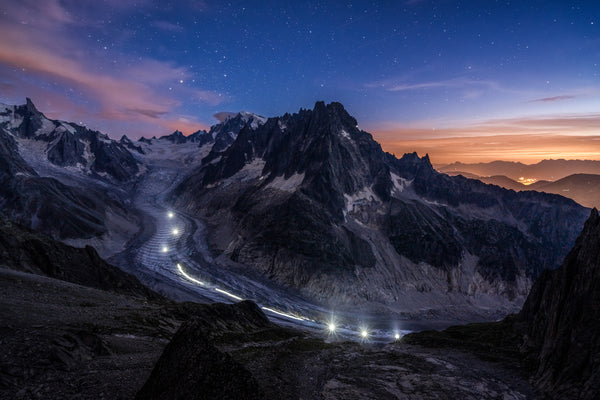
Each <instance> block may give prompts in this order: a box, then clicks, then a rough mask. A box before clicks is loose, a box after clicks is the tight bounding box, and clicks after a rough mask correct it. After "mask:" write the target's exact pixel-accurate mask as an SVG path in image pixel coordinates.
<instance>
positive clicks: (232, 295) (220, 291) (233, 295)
mask: <svg viewBox="0 0 600 400" xmlns="http://www.w3.org/2000/svg"><path fill="white" fill-rule="evenodd" d="M215 290H216V291H217V292H219V293H223V294H224V295H226V296H229V297H231V298H232V299H236V300H238V301H244V299H242V298H241V297H238V296H236V295H235V294H232V293H229V292H228V291H226V290H223V289H219V288H215Z"/></svg>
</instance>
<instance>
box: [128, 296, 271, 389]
mask: <svg viewBox="0 0 600 400" xmlns="http://www.w3.org/2000/svg"><path fill="white" fill-rule="evenodd" d="M210 307H211V308H208V309H207V310H206V313H207V315H200V316H197V317H193V318H192V319H190V320H188V321H187V322H185V323H184V324H183V325H182V326H181V327H180V328H179V330H178V331H177V333H176V334H175V336H174V337H173V339H172V340H171V342H170V343H169V344H168V345H167V347H166V348H165V350H164V352H163V354H162V356H161V357H160V359H159V360H158V362H157V364H156V366H155V367H154V370H153V371H152V374H151V375H150V378H149V379H148V381H147V382H146V384H145V385H144V386H143V387H142V389H141V390H140V391H139V392H138V394H137V396H136V399H140V400H141V399H232V400H233V399H248V400H250V399H261V398H263V396H262V394H261V391H260V388H259V386H258V384H257V382H256V380H255V379H254V378H253V377H252V375H251V374H250V372H248V370H246V369H245V368H244V367H243V366H242V365H241V364H239V363H238V362H236V361H235V360H233V359H232V357H231V356H230V355H229V354H227V353H224V352H221V351H220V350H218V349H217V348H216V347H215V345H214V344H213V343H212V342H211V340H210V339H209V335H210V334H211V332H210V330H209V329H210V328H211V327H216V328H217V329H221V330H226V331H229V330H230V328H228V325H231V324H233V325H236V326H237V325H240V326H244V325H245V324H247V323H249V322H251V321H253V320H255V321H254V323H251V324H254V325H255V326H256V324H258V325H264V324H266V325H269V323H268V321H267V318H266V317H265V315H264V314H262V312H261V311H260V309H258V307H257V306H256V304H254V303H251V302H243V303H240V304H239V305H238V304H235V305H224V304H215V305H214V306H210ZM260 314H262V316H261V315H260ZM207 328H209V329H207Z"/></svg>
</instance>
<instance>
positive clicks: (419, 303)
mask: <svg viewBox="0 0 600 400" xmlns="http://www.w3.org/2000/svg"><path fill="white" fill-rule="evenodd" d="M172 199H173V201H174V202H175V204H176V205H177V206H178V207H181V208H184V209H186V210H188V211H190V212H192V213H196V214H198V215H201V216H204V217H206V218H207V220H208V221H209V223H210V224H211V225H212V234H211V240H212V244H213V246H214V248H215V249H216V252H217V253H221V254H223V255H224V256H226V258H228V259H230V260H232V261H233V262H237V263H242V264H246V265H250V266H252V267H253V268H254V269H256V270H258V271H260V272H261V273H262V274H264V275H265V276H268V277H270V278H271V279H273V280H275V281H277V282H278V283H281V284H284V285H287V286H288V287H292V288H295V289H298V290H301V292H302V293H303V294H304V295H305V296H307V297H310V298H311V299H313V300H316V301H321V302H323V303H325V304H327V305H335V306H340V307H349V306H350V305H355V306H356V305H359V306H360V307H362V308H363V309H365V310H371V311H374V312H376V311H377V310H380V311H383V310H386V311H385V312H390V311H393V312H401V313H408V314H409V315H410V316H413V317H414V316H415V315H417V316H419V317H430V316H433V315H437V316H438V317H439V316H440V315H446V316H453V317H457V318H459V317H465V316H466V315H467V314H469V315H470V316H471V317H472V316H473V314H474V313H475V314H478V315H479V316H480V317H484V318H490V317H492V316H496V315H501V314H504V313H506V312H507V311H508V310H515V309H516V307H518V306H519V305H520V302H521V301H523V300H524V297H525V295H526V294H527V291H528V289H529V285H530V284H531V282H532V280H533V279H535V277H537V275H538V274H539V273H540V272H541V270H543V269H544V268H555V267H556V266H557V265H558V264H559V262H560V260H561V259H562V257H564V255H565V254H566V253H567V251H568V249H569V247H570V246H571V244H572V243H573V241H574V239H575V237H576V235H577V231H578V227H579V226H581V224H582V223H583V221H584V220H585V217H586V214H587V211H585V209H583V208H582V207H580V206H578V205H577V204H575V203H574V202H572V201H570V200H567V199H564V198H562V197H559V196H555V195H547V194H539V193H534V192H523V193H514V192H510V191H506V190H504V189H501V188H498V187H493V186H489V185H485V184H483V183H481V182H477V181H474V180H469V179H466V178H463V177H449V176H447V175H445V174H440V173H438V172H436V171H435V170H434V169H433V168H432V166H431V164H430V162H429V159H428V158H427V157H424V158H419V157H418V156H417V155H416V154H407V155H405V156H404V157H402V158H401V159H397V158H395V157H394V156H392V155H390V154H387V153H384V152H383V151H382V150H381V147H380V146H379V144H378V143H376V142H375V141H374V140H373V138H372V136H371V135H370V134H368V133H367V132H364V131H361V130H359V129H358V127H357V123H356V120H355V119H354V118H352V117H351V116H350V115H349V114H348V113H347V112H346V111H345V110H344V108H343V106H342V105H341V104H339V103H331V104H329V105H325V104H324V103H322V102H318V103H317V104H316V105H315V108H314V109H313V110H300V111H299V112H298V113H297V114H293V115H290V114H286V115H284V116H282V117H279V118H270V119H269V120H267V121H266V122H265V123H264V124H262V125H259V126H256V127H252V126H251V125H249V124H246V125H245V126H244V127H243V128H242V130H241V131H240V132H239V134H238V136H237V138H236V140H235V141H234V142H233V143H232V144H231V145H230V146H229V147H228V148H227V149H226V150H224V151H223V152H220V153H219V155H218V157H213V158H212V159H211V158H210V157H209V158H208V159H205V163H204V164H203V166H201V167H200V168H198V169H197V170H195V171H194V172H193V173H192V174H191V175H190V176H189V177H188V178H187V179H186V180H185V181H184V182H182V184H181V185H179V187H178V188H177V189H176V190H175V191H174V193H173V196H172ZM475 304H477V305H475Z"/></svg>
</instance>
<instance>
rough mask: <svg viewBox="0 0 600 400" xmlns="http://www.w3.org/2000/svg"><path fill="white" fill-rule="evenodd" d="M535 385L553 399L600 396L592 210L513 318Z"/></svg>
mask: <svg viewBox="0 0 600 400" xmlns="http://www.w3.org/2000/svg"><path fill="white" fill-rule="evenodd" d="M515 330H516V331H517V332H519V333H521V334H522V335H523V338H524V343H523V347H522V350H523V351H524V352H525V353H527V354H528V355H529V361H530V363H531V367H532V371H533V380H534V382H535V385H536V386H537V387H538V388H539V389H540V390H541V391H542V392H543V393H544V394H545V395H546V396H547V397H548V398H552V399H578V400H587V399H589V400H592V399H597V398H598V397H597V396H598V393H600V217H599V216H598V211H597V210H596V209H594V210H593V211H592V213H591V216H590V217H589V219H588V220H587V222H586V223H585V226H584V228H583V232H582V233H581V235H580V236H579V237H578V238H577V241H576V243H575V246H574V247H573V249H572V250H571V251H570V252H569V254H568V255H567V257H566V258H565V260H564V263H563V264H562V266H561V267H560V268H558V269H557V270H555V271H544V273H542V275H541V276H540V277H539V279H538V280H537V281H536V282H535V284H534V285H533V287H532V289H531V293H530V294H529V297H528V298H527V301H526V302H525V304H524V306H523V309H522V310H521V312H520V313H519V314H518V316H517V320H516V322H515Z"/></svg>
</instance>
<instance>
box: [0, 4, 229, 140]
mask: <svg viewBox="0 0 600 400" xmlns="http://www.w3.org/2000/svg"><path fill="white" fill-rule="evenodd" d="M4 8H5V14H4V15H3V16H0V67H2V66H4V68H2V69H4V70H6V71H12V72H11V74H6V75H11V76H10V78H9V77H8V76H6V75H5V77H4V79H0V81H3V82H1V83H2V85H3V87H5V88H6V89H8V91H7V92H6V93H4V94H3V97H10V98H15V97H17V96H18V95H20V96H19V97H25V96H28V97H32V98H33V99H34V101H36V102H37V103H38V104H40V103H45V104H47V105H49V107H48V109H51V110H52V111H49V113H50V114H52V116H53V117H55V118H56V117H58V118H62V119H65V118H66V116H69V117H70V118H73V117H74V116H77V117H79V118H77V119H78V120H81V121H96V122H101V121H102V119H108V120H112V121H122V122H126V121H127V122H132V123H133V124H123V125H122V126H137V125H136V124H142V125H144V126H145V125H146V124H147V125H148V126H151V127H152V128H151V129H152V130H153V131H154V132H156V131H157V130H158V129H171V128H172V127H173V126H174V125H175V124H176V123H178V122H180V123H181V124H182V125H185V127H183V126H182V127H181V128H179V129H180V130H183V131H184V132H185V131H188V133H191V132H192V131H194V130H197V129H200V128H205V127H206V124H203V123H201V122H199V121H198V120H197V119H196V118H187V117H185V118H183V117H181V116H180V115H179V113H178V107H180V106H181V101H180V100H178V99H181V98H186V99H187V98H189V99H191V100H193V101H195V102H199V103H204V104H208V105H217V104H220V103H222V102H224V101H225V100H226V99H227V97H226V96H223V95H222V94H220V93H217V92H213V91H210V90H203V89H200V88H192V87H189V86H187V85H182V84H180V81H187V80H188V79H190V78H191V76H192V75H191V73H190V71H189V70H188V69H186V68H184V67H180V66H177V65H174V64H173V63H169V62H162V61H157V60H152V59H142V60H136V66H135V67H130V68H124V67H123V68H121V67H120V65H127V64H128V62H127V61H128V60H126V59H125V57H126V56H124V55H116V57H119V58H120V62H119V63H118V64H116V65H117V66H116V67H113V68H106V65H104V67H105V68H104V69H103V68H102V66H103V64H105V63H106V61H107V60H106V59H105V57H104V56H103V55H102V54H100V55H98V54H93V53H90V51H89V50H88V49H86V48H85V47H84V46H82V45H81V43H80V42H79V41H78V38H76V37H73V36H72V35H67V34H66V32H65V29H64V27H65V26H66V25H69V24H77V21H78V19H77V18H75V16H74V15H72V14H71V13H70V12H69V11H67V10H66V9H65V8H64V7H62V5H61V2H59V1H57V0H47V1H36V0H23V1H21V2H18V3H17V2H11V1H8V2H7V4H6V6H4ZM80 11H81V10H80ZM129 61H132V60H129ZM26 77H28V79H27V78H26ZM17 81H18V84H16V83H17ZM32 82H36V83H37V84H38V86H37V87H36V85H35V84H33V83H32ZM56 84H58V85H56ZM53 87H57V89H53ZM59 88H66V89H63V90H62V91H61V90H60V89H59ZM41 108H44V109H46V108H45V107H41ZM74 110H77V111H76V112H75V111H74ZM42 111H44V110H42ZM47 112H48V111H47ZM100 125H103V126H112V127H118V126H119V125H118V124H112V123H110V121H105V122H104V123H100ZM144 131H146V128H145V129H144ZM106 133H110V132H106ZM134 134H135V135H137V134H138V133H134ZM113 136H114V135H113Z"/></svg>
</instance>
